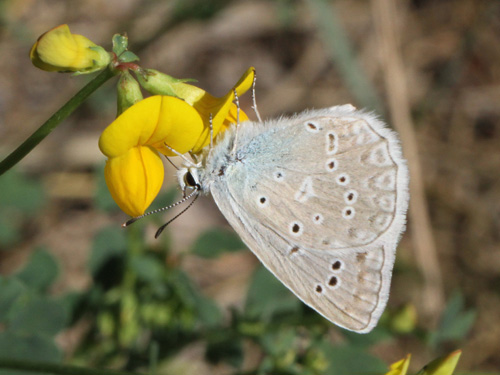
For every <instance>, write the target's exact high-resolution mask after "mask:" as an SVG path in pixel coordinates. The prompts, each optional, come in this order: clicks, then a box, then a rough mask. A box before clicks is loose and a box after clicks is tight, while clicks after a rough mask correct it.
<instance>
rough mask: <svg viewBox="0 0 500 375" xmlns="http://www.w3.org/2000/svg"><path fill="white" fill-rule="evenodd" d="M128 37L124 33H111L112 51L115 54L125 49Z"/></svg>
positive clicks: (118, 54)
mask: <svg viewBox="0 0 500 375" xmlns="http://www.w3.org/2000/svg"><path fill="white" fill-rule="evenodd" d="M127 47H128V38H127V37H126V36H125V35H121V34H115V35H113V52H114V53H115V54H116V56H120V55H121V54H122V53H123V52H125V51H126V50H127Z"/></svg>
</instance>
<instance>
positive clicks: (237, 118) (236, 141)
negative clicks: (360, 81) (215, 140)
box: [231, 89, 240, 154]
mask: <svg viewBox="0 0 500 375" xmlns="http://www.w3.org/2000/svg"><path fill="white" fill-rule="evenodd" d="M234 101H235V103H236V131H235V132H234V142H233V149H232V150H231V154H234V152H235V150H236V145H237V144H238V128H239V126H240V99H239V97H238V93H237V92H236V89H235V90H234Z"/></svg>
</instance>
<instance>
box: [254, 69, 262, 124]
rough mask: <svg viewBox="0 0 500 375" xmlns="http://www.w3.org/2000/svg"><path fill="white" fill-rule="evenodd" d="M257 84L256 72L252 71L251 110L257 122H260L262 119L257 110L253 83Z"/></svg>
mask: <svg viewBox="0 0 500 375" xmlns="http://www.w3.org/2000/svg"><path fill="white" fill-rule="evenodd" d="M256 82H257V72H256V71H255V69H254V71H253V82H252V108H253V111H254V112H255V116H257V120H259V122H262V118H261V117H260V113H259V110H258V109H257V99H256V98H257V96H256V95H255V86H256V85H255V83H256Z"/></svg>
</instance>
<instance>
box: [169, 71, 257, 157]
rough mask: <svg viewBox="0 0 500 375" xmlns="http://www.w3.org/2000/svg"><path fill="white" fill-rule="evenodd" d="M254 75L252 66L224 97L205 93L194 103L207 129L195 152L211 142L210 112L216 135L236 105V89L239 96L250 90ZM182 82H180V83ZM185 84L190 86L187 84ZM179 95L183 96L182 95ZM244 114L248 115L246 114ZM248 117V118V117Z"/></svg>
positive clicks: (194, 148)
mask: <svg viewBox="0 0 500 375" xmlns="http://www.w3.org/2000/svg"><path fill="white" fill-rule="evenodd" d="M254 75H255V69H254V68H250V69H248V70H247V71H246V72H245V74H243V76H242V77H241V78H240V80H239V81H238V82H237V83H236V85H234V86H233V88H232V89H231V90H230V91H229V92H228V93H227V94H226V95H225V96H223V97H222V98H215V97H213V96H212V95H210V94H208V93H205V94H204V95H203V96H201V97H199V98H198V99H197V100H196V101H194V102H193V103H192V105H193V107H194V108H195V109H196V110H197V111H198V112H199V113H200V114H201V115H202V117H203V119H204V120H205V129H204V131H203V133H202V134H201V136H200V138H199V139H198V141H197V142H196V144H195V146H194V147H193V149H192V151H193V152H194V153H198V152H200V151H201V150H202V149H203V148H204V147H205V146H207V145H208V144H209V143H210V126H209V118H210V114H212V116H213V119H212V127H213V135H214V137H215V136H216V135H217V134H218V133H219V131H220V130H221V127H222V124H223V123H224V121H225V120H226V118H227V117H228V114H229V111H230V110H231V108H232V107H233V106H234V104H233V100H234V98H235V97H234V91H235V90H236V93H237V94H238V96H241V95H243V94H244V93H245V92H246V91H248V89H250V87H252V83H253V79H254ZM181 84H182V83H180V84H179V85H181ZM184 85H185V86H190V85H187V84H184ZM176 93H177V92H176ZM179 96H180V97H182V96H181V95H179ZM184 99H185V100H186V101H188V99H186V98H184ZM189 99H192V98H189ZM188 102H189V101H188ZM233 108H234V107H233ZM242 112H243V111H241V112H240V121H242V115H241V113H242ZM234 113H236V112H234ZM244 116H245V117H246V115H244ZM233 117H235V116H233ZM246 118H247V119H248V117H246ZM226 128H227V126H226V127H225V128H224V130H225V129H226Z"/></svg>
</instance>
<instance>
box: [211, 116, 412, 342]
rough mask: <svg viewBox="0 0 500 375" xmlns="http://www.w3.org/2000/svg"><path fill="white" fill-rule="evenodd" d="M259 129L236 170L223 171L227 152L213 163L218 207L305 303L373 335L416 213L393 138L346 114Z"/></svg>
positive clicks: (246, 132)
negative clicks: (411, 212) (409, 218)
mask: <svg viewBox="0 0 500 375" xmlns="http://www.w3.org/2000/svg"><path fill="white" fill-rule="evenodd" d="M258 126H259V127H260V128H259V129H260V130H258V131H256V130H255V129H254V127H257V125H256V124H253V123H244V124H242V125H241V128H240V129H239V132H240V134H238V142H239V143H238V144H237V145H236V146H237V147H236V157H235V159H234V160H233V161H231V159H229V161H222V162H221V161H220V160H227V159H223V158H220V156H221V154H223V155H226V154H227V153H228V152H229V151H228V150H227V144H228V143H227V142H226V146H224V145H220V146H219V147H218V146H216V148H215V149H214V159H213V161H212V163H211V160H207V170H210V171H211V173H212V176H211V181H212V183H211V185H210V190H211V191H212V194H213V196H214V199H215V201H216V202H217V204H218V205H219V208H220V209H221V211H222V213H223V214H224V215H225V216H226V218H227V219H228V221H229V222H230V224H231V225H232V226H233V227H234V228H235V229H236V231H237V232H238V233H239V234H240V236H241V237H242V238H243V240H244V241H245V243H246V244H247V246H248V247H249V248H250V249H251V250H252V251H253V252H254V253H255V254H256V255H257V257H258V258H259V259H260V260H261V261H262V262H263V263H264V265H266V267H268V268H269V269H270V270H271V272H273V273H274V274H275V275H276V277H278V278H279V279H280V280H281V281H282V282H283V283H284V284H285V285H287V286H288V287H289V288H290V289H291V290H292V291H293V292H294V293H295V294H296V295H297V296H299V297H300V298H301V299H302V300H303V301H304V302H306V303H307V304H308V305H310V306H311V307H313V308H314V309H316V310H317V311H319V312H320V313H321V314H322V315H324V316H325V317H326V318H328V319H330V320H331V321H332V322H334V323H336V324H338V325H340V326H342V327H345V328H347V329H350V330H354V331H358V332H368V331H369V330H371V328H373V326H374V325H375V324H376V322H377V321H378V318H379V317H380V314H381V313H382V311H383V309H384V307H385V304H386V301H387V296H388V292H389V286H390V279H391V271H392V266H393V262H394V253H395V249H396V245H397V241H398V238H399V235H400V233H401V231H402V230H403V227H404V215H405V211H406V207H407V184H408V181H407V172H406V166H405V164H404V161H403V160H402V158H401V155H400V150H399V146H398V143H397V140H396V138H395V136H394V134H393V133H392V132H390V131H388V130H387V129H385V128H384V126H383V124H382V123H381V122H379V121H378V120H376V119H375V118H374V117H373V116H371V115H369V114H365V113H363V112H359V111H353V110H350V109H346V107H333V108H332V109H328V110H322V111H312V112H307V113H304V114H302V115H299V116H297V117H295V118H292V119H281V120H278V121H275V122H270V123H269V124H265V126H262V125H258ZM229 136H230V137H231V135H229ZM221 163H222V164H223V167H221V165H220V164H221ZM213 164H217V165H213ZM221 171H222V173H221Z"/></svg>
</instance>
